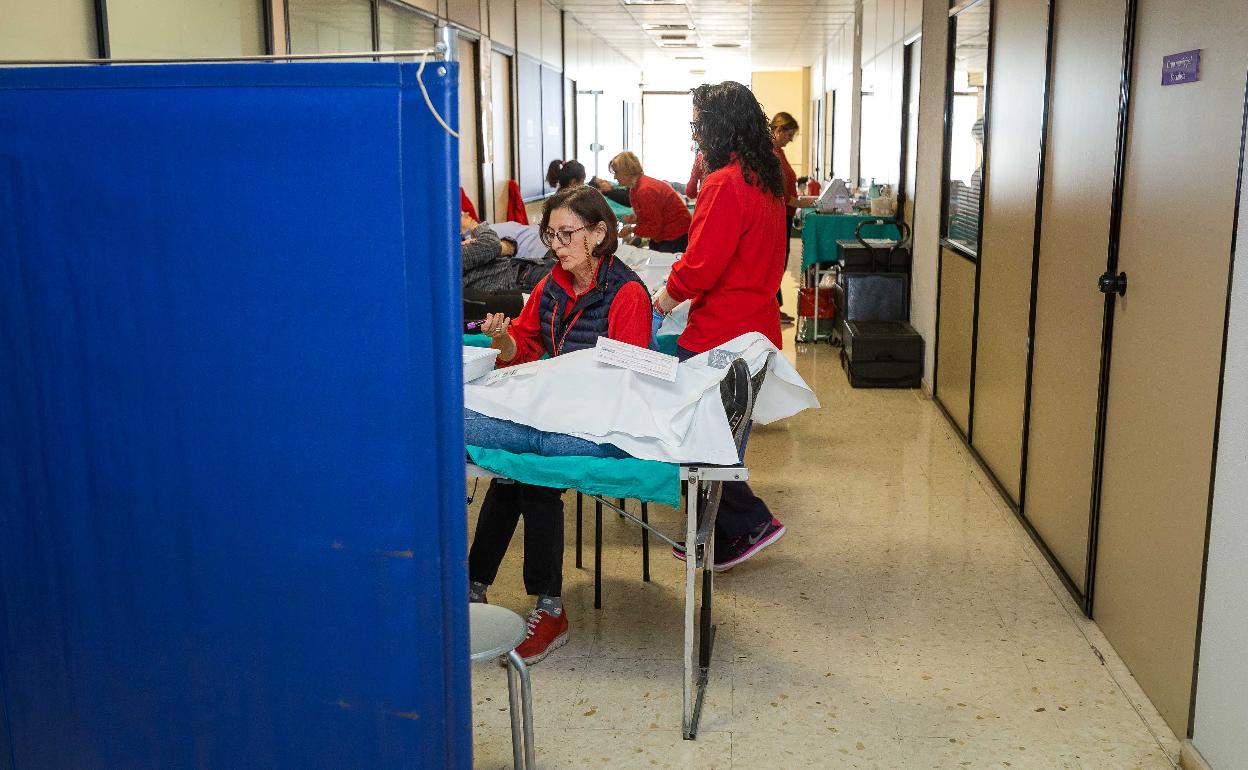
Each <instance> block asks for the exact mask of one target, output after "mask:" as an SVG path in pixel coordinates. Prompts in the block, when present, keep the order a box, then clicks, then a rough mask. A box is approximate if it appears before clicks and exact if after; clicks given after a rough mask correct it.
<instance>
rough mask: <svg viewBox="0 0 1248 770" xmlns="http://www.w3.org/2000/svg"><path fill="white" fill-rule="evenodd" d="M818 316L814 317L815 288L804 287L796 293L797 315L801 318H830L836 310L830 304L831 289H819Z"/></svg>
mask: <svg viewBox="0 0 1248 770" xmlns="http://www.w3.org/2000/svg"><path fill="white" fill-rule="evenodd" d="M818 291H819V315H818V316H816V315H815V287H813V286H806V287H804V288H802V289H801V290H800V291H798V293H797V314H798V315H799V316H801V317H802V318H820V319H824V318H831V317H832V316H833V313H834V311H835V310H836V307H835V305H833V303H832V287H831V286H826V287H824V288H822V289H819V290H818Z"/></svg>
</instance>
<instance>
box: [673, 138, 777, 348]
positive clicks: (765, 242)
mask: <svg viewBox="0 0 1248 770" xmlns="http://www.w3.org/2000/svg"><path fill="white" fill-rule="evenodd" d="M783 209H784V203H783V202H782V201H781V200H780V199H779V198H776V197H774V196H772V195H771V194H770V193H767V192H764V191H762V190H760V189H759V188H757V187H755V186H754V185H752V184H750V183H748V182H746V181H745V177H744V176H742V173H741V164H740V162H737V161H734V162H733V163H730V164H729V165H727V166H725V167H723V168H721V169H719V170H717V171H714V172H712V173H710V174H708V175H707V176H706V178H704V179H703V180H702V190H701V191H700V192H699V193H698V207H697V208H696V209H694V212H693V226H692V227H690V229H689V248H688V249H686V250H685V255H684V256H683V257H681V258H680V260H679V261H677V262H676V264H675V265H674V266H673V267H672V273H671V275H670V276H668V278H667V293H668V294H670V295H671V296H672V298H673V299H675V300H686V299H692V300H693V306H692V307H691V308H690V310H689V326H688V328H686V329H685V333H684V334H682V335H680V339H679V340H677V342H678V343H679V344H680V346H681V347H682V348H684V349H686V350H691V351H693V352H694V353H703V352H706V351H707V350H710V349H711V348H713V347H715V346H716V345H720V344H722V343H724V342H727V341H728V340H731V339H733V338H735V337H739V336H741V335H742V334H745V333H746V332H761V333H763V334H765V335H766V336H767V338H768V339H769V340H771V342H772V344H774V345H775V346H776V347H781V341H780V306H779V305H778V304H777V303H776V290H777V289H779V288H780V278H781V276H782V275H783V274H784V239H785V237H786V236H787V233H786V232H785V228H786V225H785V223H784V218H783V217H782V216H781V212H782V211H783Z"/></svg>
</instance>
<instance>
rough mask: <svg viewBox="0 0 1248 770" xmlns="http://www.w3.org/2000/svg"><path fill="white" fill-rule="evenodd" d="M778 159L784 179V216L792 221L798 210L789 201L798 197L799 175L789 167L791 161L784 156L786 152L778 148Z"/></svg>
mask: <svg viewBox="0 0 1248 770" xmlns="http://www.w3.org/2000/svg"><path fill="white" fill-rule="evenodd" d="M776 157H777V158H779V159H780V175H781V176H783V177H784V215H785V216H786V217H788V218H789V219H792V218H793V215H794V214H796V213H797V209H795V208H793V207H792V206H790V205H789V199H790V198H796V197H797V174H795V173H794V172H793V167H792V166H790V165H789V159H788V158H786V157H785V156H784V150H782V149H780V148H779V147H777V148H776Z"/></svg>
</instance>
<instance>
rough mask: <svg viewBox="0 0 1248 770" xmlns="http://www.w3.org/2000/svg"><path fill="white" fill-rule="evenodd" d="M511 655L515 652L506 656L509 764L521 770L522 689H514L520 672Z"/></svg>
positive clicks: (522, 758)
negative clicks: (509, 739)
mask: <svg viewBox="0 0 1248 770" xmlns="http://www.w3.org/2000/svg"><path fill="white" fill-rule="evenodd" d="M513 655H516V651H515V650H512V651H511V652H510V653H508V654H507V701H508V703H509V706H510V711H511V763H512V767H513V768H515V770H521V768H523V767H524V736H523V734H522V733H521V731H520V709H521V705H520V704H521V700H520V689H523V688H517V687H516V684H517V681H516V680H518V679H519V678H520V672H519V669H517V668H516V665H515V662H514V661H513V660H512V658H511V656H513ZM516 657H519V656H518V655H517V656H516ZM523 663H524V661H521V664H522V665H523Z"/></svg>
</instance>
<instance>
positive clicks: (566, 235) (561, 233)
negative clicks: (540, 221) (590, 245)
mask: <svg viewBox="0 0 1248 770" xmlns="http://www.w3.org/2000/svg"><path fill="white" fill-rule="evenodd" d="M588 227H589V225H581V226H580V227H578V228H576V229H575V230H551V229H550V228H549V227H548V228H546V229H545V230H544V231H542V243H544V244H546V248H551V247H553V246H554V245H555V240H556V239H558V240H559V243H561V244H563V245H564V246H567V245H568V244H569V243H571V242H572V236H573V235H574V234H576V233H579V232H580V231H581V230H584V229H586V228H588Z"/></svg>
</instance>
